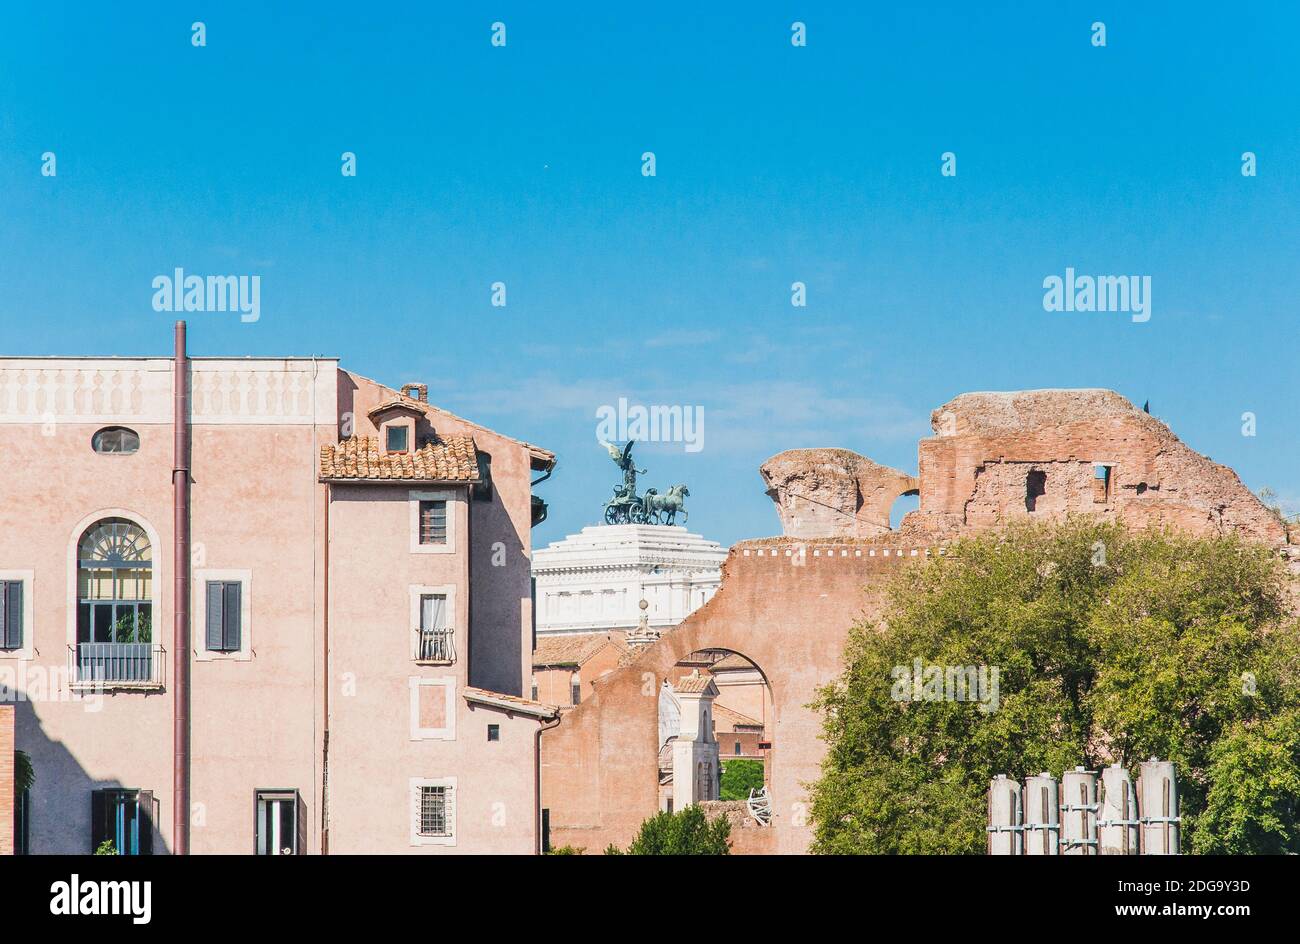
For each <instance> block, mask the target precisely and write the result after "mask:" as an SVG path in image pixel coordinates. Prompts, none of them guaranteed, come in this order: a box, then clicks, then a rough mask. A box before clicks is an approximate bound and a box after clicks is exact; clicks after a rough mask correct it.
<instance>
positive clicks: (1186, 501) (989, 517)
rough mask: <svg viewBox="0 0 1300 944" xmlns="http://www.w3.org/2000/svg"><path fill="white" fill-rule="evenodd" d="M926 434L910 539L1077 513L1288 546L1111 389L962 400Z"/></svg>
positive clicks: (1270, 517)
mask: <svg viewBox="0 0 1300 944" xmlns="http://www.w3.org/2000/svg"><path fill="white" fill-rule="evenodd" d="M931 426H932V428H933V429H934V432H935V435H934V437H932V438H930V439H925V440H922V441H921V443H920V448H919V461H918V465H919V469H920V479H921V490H920V491H921V507H920V510H919V511H917V512H913V513H912V514H911V515H908V517H907V519H906V520H905V522H904V528H903V530H905V531H906V532H909V533H919V534H929V535H933V536H935V537H936V538H937V539H940V540H942V539H946V538H948V537H953V536H956V535H957V534H959V533H961V532H962V531H963V530H966V529H969V528H985V527H992V526H996V525H999V524H1003V523H1006V522H1008V521H1011V520H1013V519H1016V518H1059V517H1061V516H1063V515H1065V514H1067V513H1085V514H1098V515H1102V516H1104V517H1107V518H1111V519H1114V520H1118V521H1121V522H1123V523H1124V524H1126V525H1128V526H1131V527H1139V528H1140V527H1145V526H1147V525H1164V524H1168V525H1173V526H1175V527H1178V528H1181V529H1185V530H1188V531H1191V532H1193V533H1197V534H1208V533H1215V532H1225V531H1235V532H1237V533H1239V534H1242V535H1243V536H1245V537H1247V538H1249V539H1251V540H1255V541H1260V542H1263V543H1266V544H1270V545H1273V546H1275V547H1276V546H1280V545H1282V544H1284V543H1286V531H1285V528H1284V527H1283V525H1282V522H1281V521H1280V520H1278V518H1277V516H1276V515H1274V514H1273V513H1272V512H1271V511H1269V509H1268V508H1266V507H1265V506H1264V505H1263V503H1262V502H1260V501H1259V499H1258V498H1256V497H1255V496H1254V495H1253V494H1252V493H1251V492H1250V490H1249V489H1247V488H1246V486H1245V485H1243V484H1242V482H1241V480H1240V479H1239V478H1238V477H1237V474H1236V473H1235V472H1233V471H1232V470H1231V469H1229V468H1228V467H1226V466H1223V465H1219V464H1218V463H1215V462H1213V461H1211V460H1210V459H1208V458H1207V457H1205V456H1202V455H1200V454H1199V453H1197V452H1195V451H1194V450H1192V449H1190V448H1189V447H1188V446H1186V445H1185V444H1184V443H1183V442H1182V441H1181V440H1179V438H1178V437H1177V436H1175V435H1174V434H1173V432H1172V431H1171V430H1170V429H1169V427H1167V426H1166V425H1165V424H1164V423H1162V422H1160V421H1159V420H1158V419H1156V418H1155V417H1153V416H1150V415H1148V414H1147V413H1145V412H1143V411H1141V410H1139V409H1137V408H1136V407H1134V406H1133V405H1132V404H1131V403H1129V402H1128V400H1126V399H1124V398H1123V397H1122V396H1120V395H1119V394H1117V393H1114V392H1113V391H1110V390H1026V391H1020V392H1016V393H967V394H963V395H961V396H959V397H957V398H956V399H954V400H952V401H950V402H948V403H946V404H944V405H943V406H941V407H940V408H939V409H937V410H935V411H934V413H933V414H932V416H931Z"/></svg>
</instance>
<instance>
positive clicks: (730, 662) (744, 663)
mask: <svg viewBox="0 0 1300 944" xmlns="http://www.w3.org/2000/svg"><path fill="white" fill-rule="evenodd" d="M754 668H757V666H755V665H754V663H752V662H750V661H749V660H748V659H746V658H745V657H744V656H742V655H741V654H740V653H738V652H733V653H732V654H731V655H729V656H723V657H722V658H721V659H719V660H718V661H717V662H715V663H713V665H711V666H709V671H711V672H717V671H719V670H721V671H726V670H727V669H754Z"/></svg>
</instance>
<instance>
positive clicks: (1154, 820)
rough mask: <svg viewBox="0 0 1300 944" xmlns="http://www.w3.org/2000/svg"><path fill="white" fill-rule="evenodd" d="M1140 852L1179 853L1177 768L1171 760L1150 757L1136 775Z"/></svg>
mask: <svg viewBox="0 0 1300 944" xmlns="http://www.w3.org/2000/svg"><path fill="white" fill-rule="evenodd" d="M1137 793H1138V812H1139V814H1141V815H1140V820H1141V824H1142V825H1141V835H1142V855H1179V854H1180V853H1181V850H1180V849H1179V845H1178V839H1179V829H1178V824H1179V823H1180V822H1181V821H1182V820H1181V817H1180V816H1179V815H1178V771H1177V770H1176V769H1175V768H1174V763H1173V761H1168V760H1156V759H1155V758H1154V757H1153V758H1151V759H1150V760H1149V761H1147V762H1146V763H1144V764H1143V765H1142V772H1141V774H1140V775H1139V776H1138V785H1137Z"/></svg>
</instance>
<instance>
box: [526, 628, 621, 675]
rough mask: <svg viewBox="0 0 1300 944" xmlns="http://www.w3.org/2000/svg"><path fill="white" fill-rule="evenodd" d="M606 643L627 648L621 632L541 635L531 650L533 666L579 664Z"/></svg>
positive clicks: (545, 666) (544, 667)
mask: <svg viewBox="0 0 1300 944" xmlns="http://www.w3.org/2000/svg"><path fill="white" fill-rule="evenodd" d="M607 645H613V646H617V647H618V648H619V650H625V649H627V644H626V643H624V642H623V637H622V634H621V633H583V634H582V635H575V636H543V637H542V638H541V639H539V640H537V648H536V649H535V650H534V651H533V668H535V669H548V668H555V667H565V666H580V665H582V664H583V663H584V662H586V661H587V660H588V659H590V658H591V657H592V656H594V655H595V654H596V653H598V652H600V650H602V649H604V648H605V647H606V646H607Z"/></svg>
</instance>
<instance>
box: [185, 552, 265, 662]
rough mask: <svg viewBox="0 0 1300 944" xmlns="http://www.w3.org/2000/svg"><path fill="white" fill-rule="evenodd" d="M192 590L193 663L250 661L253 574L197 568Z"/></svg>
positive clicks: (251, 648)
mask: <svg viewBox="0 0 1300 944" xmlns="http://www.w3.org/2000/svg"><path fill="white" fill-rule="evenodd" d="M193 587H194V597H193V607H194V610H193V613H194V643H193V646H194V651H193V654H194V658H195V660H197V661H200V662H221V661H236V662H248V661H251V660H252V658H253V647H252V611H253V600H252V595H253V572H252V571H251V570H214V569H206V568H204V569H199V570H195V571H194V573H193Z"/></svg>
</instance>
